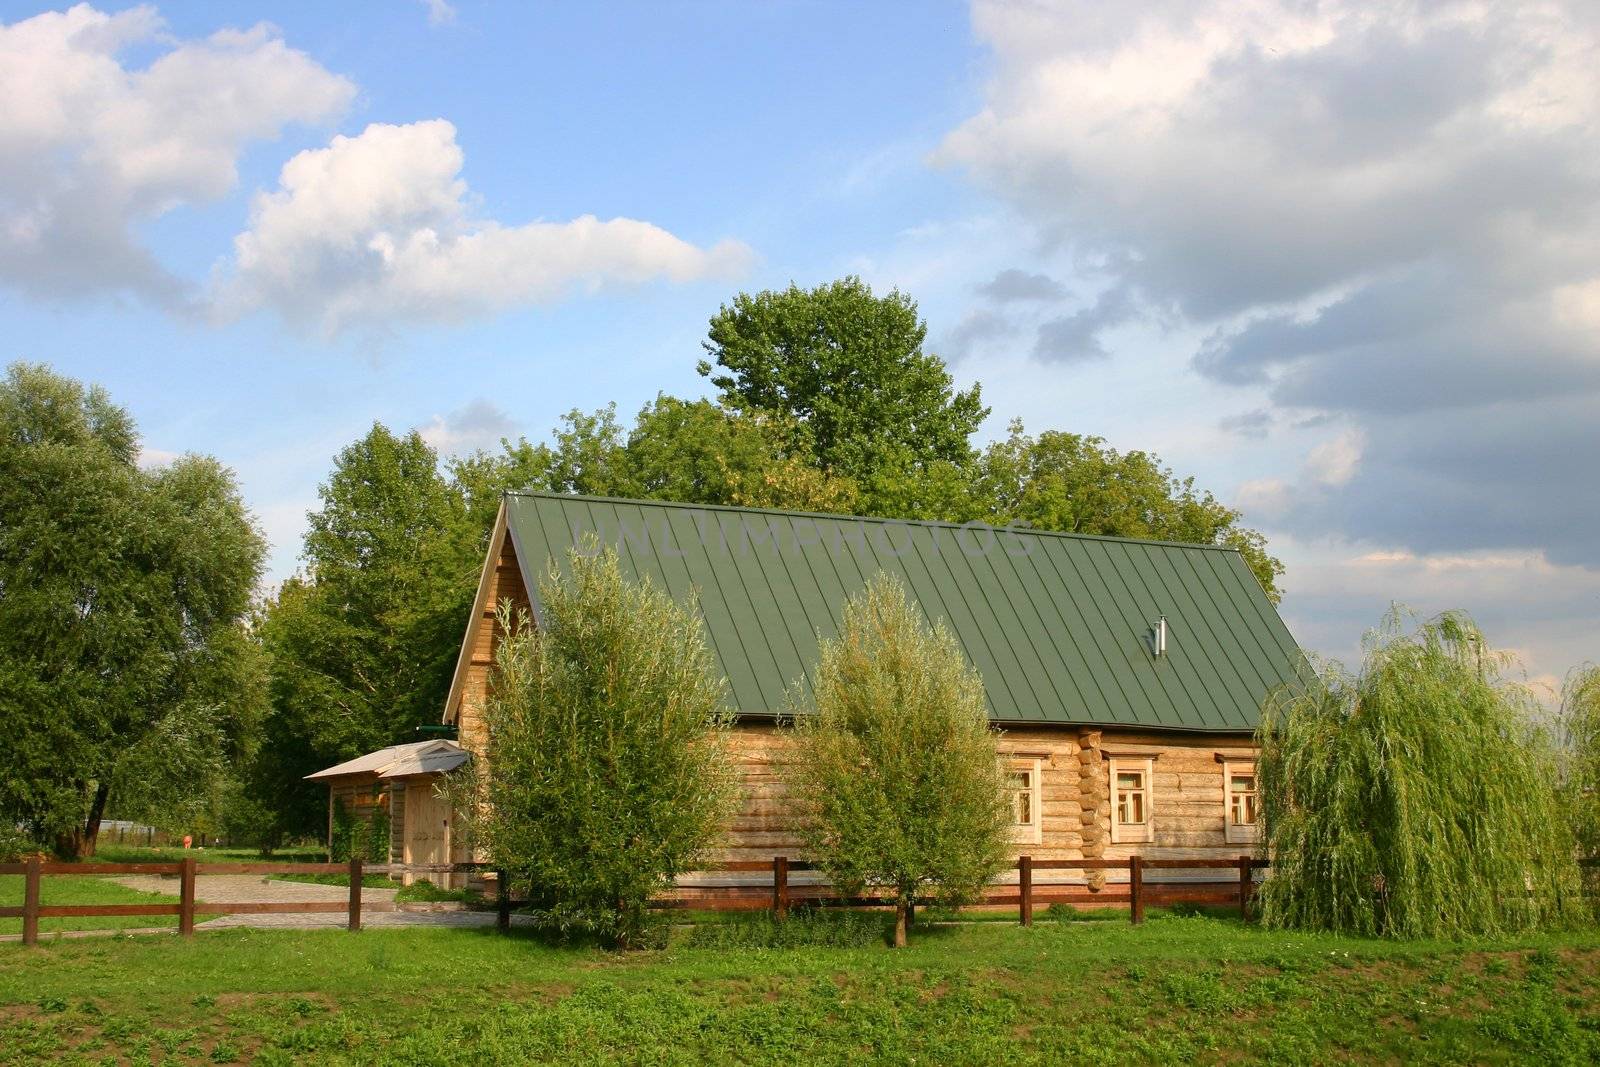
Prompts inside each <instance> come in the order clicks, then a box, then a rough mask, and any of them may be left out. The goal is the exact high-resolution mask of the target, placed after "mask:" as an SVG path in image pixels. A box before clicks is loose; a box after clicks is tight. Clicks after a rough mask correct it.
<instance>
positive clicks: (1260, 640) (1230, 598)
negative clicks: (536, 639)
mask: <svg viewBox="0 0 1600 1067" xmlns="http://www.w3.org/2000/svg"><path fill="white" fill-rule="evenodd" d="M506 512H507V524H508V529H509V531H510V534H511V537H512V541H513V543H514V544H515V546H516V550H517V555H518V558H519V559H520V560H521V562H522V566H523V568H524V570H525V571H526V577H527V579H528V588H529V590H530V592H532V593H533V595H534V598H535V611H536V612H537V610H538V607H537V583H538V580H539V578H540V577H541V576H542V575H543V573H544V569H545V565H546V560H548V559H550V558H551V557H552V556H554V557H555V558H556V559H557V561H558V565H559V564H561V563H564V561H565V558H566V553H567V549H569V548H570V547H572V546H573V545H575V544H578V543H580V542H581V541H583V540H584V538H585V535H586V534H594V535H596V536H597V537H598V538H599V539H600V541H601V542H602V543H604V544H607V545H610V546H613V547H615V548H616V549H617V551H618V555H619V556H620V558H621V561H622V565H623V568H624V570H625V572H628V573H629V574H630V576H631V577H634V578H638V577H642V576H645V575H648V576H649V577H650V578H651V580H652V581H654V582H656V583H658V584H659V585H661V586H664V587H665V588H666V589H667V590H668V591H669V592H671V593H672V594H673V595H675V596H679V597H681V596H683V595H684V594H686V593H688V592H689V591H690V590H691V589H694V590H696V591H698V593H699V597H700V609H701V612H702V613H703V615H704V617H705V622H706V630H707V633H708V635H709V639H710V643H711V646H712V649H713V650H714V651H715V653H716V656H717V660H718V662H719V663H720V664H721V667H722V670H723V672H724V673H725V674H726V675H727V678H728V683H729V687H730V689H731V694H732V699H733V704H734V707H735V708H736V709H737V710H738V711H739V712H741V713H744V714H770V713H775V712H779V711H781V710H783V708H784V698H785V694H786V691H787V690H788V688H789V686H790V685H791V684H792V683H793V682H795V681H797V680H799V681H802V682H803V683H804V684H807V685H809V679H808V678H807V677H806V675H807V672H808V671H811V670H813V669H814V668H815V663H816V659H817V637H818V635H819V634H821V635H823V636H833V635H834V634H835V633H836V631H837V628H838V624H839V618H840V611H841V608H842V607H843V604H844V601H845V598H846V597H848V596H849V595H850V594H851V593H853V592H855V591H856V590H858V589H860V588H861V587H862V585H863V584H865V582H866V580H867V578H869V577H870V576H871V575H873V574H874V573H875V572H877V571H879V570H880V569H881V570H885V571H889V572H891V573H894V574H897V575H899V576H900V578H901V579H902V580H903V581H904V582H905V584H906V586H907V588H908V589H909V590H910V591H911V592H912V594H913V595H914V596H915V598H916V599H917V601H918V603H919V604H920V605H921V606H922V609H923V611H924V612H925V613H926V614H927V616H928V617H929V618H930V619H938V618H942V619H944V620H945V622H946V624H947V625H948V626H949V627H950V629H951V631H952V632H953V633H954V634H955V635H956V637H957V639H958V640H959V641H960V642H961V646H962V648H963V649H965V651H966V654H967V656H968V657H969V658H970V659H971V660H972V662H973V664H975V665H976V666H977V668H978V670H979V672H980V673H981V674H982V675H983V681H984V686H985V688H986V690H987V692H988V697H989V708H990V717H991V718H992V719H994V720H996V721H1000V722H1009V723H1015V724H1025V723H1084V724H1098V725H1104V726H1110V725H1119V726H1146V727H1159V728H1163V729H1178V730H1200V731H1219V732H1221V731H1233V732H1237V731H1249V730H1254V729H1255V726H1256V721H1257V718H1258V715H1259V709H1260V707H1261V702H1262V699H1263V698H1264V697H1265V696H1266V695H1267V694H1268V693H1269V692H1270V691H1271V690H1273V689H1274V688H1275V687H1277V686H1279V685H1282V684H1286V683H1293V682H1294V681H1295V680H1296V678H1297V671H1298V669H1299V668H1300V666H1301V664H1302V663H1303V660H1302V657H1301V654H1300V650H1299V647H1298V646H1297V645H1296V644H1295V641H1294V638H1292V637H1291V636H1290V635H1289V631H1288V629H1287V628H1286V627H1285V626H1284V624H1283V621H1282V620H1281V619H1280V618H1279V617H1278V614H1277V612H1276V611H1275V610H1274V609H1273V606H1272V603H1271V602H1270V601H1269V600H1268V599H1267V596H1266V593H1265V592H1264V591H1263V590H1262V588H1261V585H1260V583H1258V582H1257V581H1256V578H1255V576H1254V575H1253V574H1252V573H1251V572H1250V569H1249V568H1248V567H1247V566H1246V565H1245V562H1244V559H1243V557H1241V556H1240V555H1239V553H1238V552H1237V551H1235V550H1233V549H1227V548H1222V547H1218V546H1210V545H1185V544H1174V543H1170V542H1162V541H1139V540H1132V539H1125V538H1116V537H1089V536H1084V535H1074V534H1061V533H1054V532H1046V531H1033V530H1016V529H1010V528H1005V529H996V528H992V527H987V526H980V525H976V524H972V525H966V526H960V525H952V524H947V523H928V522H905V521H898V520H890V519H867V518H855V517H849V516H839V515H817V514H810V513H804V512H790V511H767V510H760V509H755V508H727V507H709V506H702V505H690V504H671V503H662V502H657V501H635V500H614V499H608V498H602V497H583V496H570V495H559V494H545V493H515V494H508V495H507V497H506ZM1161 615H1165V616H1166V618H1167V628H1168V630H1167V633H1168V637H1167V649H1166V653H1165V654H1164V655H1162V656H1159V657H1157V656H1156V655H1154V653H1153V646H1152V626H1153V625H1154V624H1155V622H1156V619H1157V617H1158V616H1161Z"/></svg>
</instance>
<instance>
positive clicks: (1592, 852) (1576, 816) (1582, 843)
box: [1561, 664, 1600, 896]
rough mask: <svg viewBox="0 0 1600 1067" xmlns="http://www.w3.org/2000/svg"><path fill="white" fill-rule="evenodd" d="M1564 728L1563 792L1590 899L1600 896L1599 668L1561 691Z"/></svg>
mask: <svg viewBox="0 0 1600 1067" xmlns="http://www.w3.org/2000/svg"><path fill="white" fill-rule="evenodd" d="M1561 725H1562V728H1563V731H1564V733H1565V735H1566V736H1565V738H1564V741H1565V744H1564V746H1563V754H1564V755H1565V756H1566V767H1565V773H1564V774H1563V775H1562V791H1563V793H1564V795H1565V799H1566V802H1567V806H1568V811H1570V812H1571V818H1572V827H1573V832H1574V834H1575V836H1576V837H1577V839H1578V854H1579V856H1580V857H1581V858H1582V859H1583V860H1585V861H1586V866H1585V867H1584V870H1583V874H1584V880H1585V883H1586V888H1587V889H1588V891H1589V893H1590V894H1591V896H1600V666H1595V665H1594V664H1588V665H1586V666H1584V667H1580V668H1578V669H1577V670H1575V671H1573V672H1572V673H1571V674H1569V675H1568V676H1567V680H1566V683H1565V684H1564V685H1563V686H1562V689H1561Z"/></svg>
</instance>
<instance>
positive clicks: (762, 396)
mask: <svg viewBox="0 0 1600 1067" xmlns="http://www.w3.org/2000/svg"><path fill="white" fill-rule="evenodd" d="M927 332H928V328H927V324H926V323H924V322H923V321H922V320H921V319H920V318H918V316H917V305H916V302H915V301H913V300H912V299H911V298H910V297H908V296H906V295H905V294H903V293H901V292H899V291H898V290H895V291H891V292H890V293H889V294H888V295H887V296H882V297H880V296H876V295H874V294H873V292H872V290H871V288H870V287H868V286H867V285H866V284H865V283H863V282H862V281H861V279H859V278H854V277H849V278H842V279H839V280H838V281H834V282H830V283H828V284H826V285H821V286H818V287H817V288H815V289H809V290H808V289H801V288H799V287H798V286H793V285H791V286H790V287H789V288H788V289H785V290H783V291H781V292H772V291H768V292H761V293H756V294H753V295H752V294H749V293H740V294H739V295H738V296H736V297H735V298H734V300H733V303H732V304H731V305H725V306H724V307H723V308H722V309H721V311H719V312H718V313H717V315H716V316H715V317H713V318H712V320H711V328H710V333H709V335H708V337H707V340H706V341H705V343H704V348H705V350H706V354H707V355H708V356H710V357H711V359H710V360H709V361H702V362H701V363H700V367H699V369H700V373H701V374H702V375H704V376H706V377H708V378H710V380H711V384H712V385H714V386H716V387H717V389H718V390H719V391H720V400H721V403H722V405H723V406H724V407H726V408H728V409H729V410H731V411H737V412H741V413H744V414H756V413H765V414H769V415H775V416H778V417H780V418H783V419H786V420H789V421H790V422H792V423H794V424H796V425H798V426H803V427H804V428H805V429H806V431H807V432H808V434H809V437H810V446H811V449H812V453H813V456H814V458H815V462H816V465H817V466H818V467H819V468H821V469H822V470H824V471H827V472H828V473H830V474H834V475H837V476H841V477H845V478H850V479H851V480H853V481H854V482H855V483H856V484H857V485H858V486H860V487H861V489H862V490H863V492H867V493H870V492H871V491H872V487H873V486H874V484H875V483H876V482H877V481H878V480H880V479H881V478H884V477H897V478H903V477H905V476H908V475H909V474H910V473H912V472H916V471H921V470H924V469H926V468H928V467H930V466H931V465H933V464H936V463H947V464H956V465H961V464H964V463H966V462H967V461H968V459H969V458H970V455H971V445H970V444H969V438H971V436H972V435H973V434H974V433H975V432H976V431H977V429H978V426H979V425H980V424H981V423H982V422H983V420H984V418H985V417H986V416H987V415H988V414H989V409H988V408H986V407H984V406H983V399H982V394H981V390H980V389H979V387H978V386H976V385H974V386H973V387H972V388H970V389H966V390H958V389H957V388H956V387H955V382H954V380H953V379H952V378H951V377H950V372H949V371H948V370H947V369H946V367H945V364H944V361H943V360H941V359H940V358H939V357H938V356H936V355H934V354H933V353H931V352H925V351H924V350H923V342H924V340H925V339H926V337H927Z"/></svg>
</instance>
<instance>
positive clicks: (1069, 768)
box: [711, 722, 1251, 885]
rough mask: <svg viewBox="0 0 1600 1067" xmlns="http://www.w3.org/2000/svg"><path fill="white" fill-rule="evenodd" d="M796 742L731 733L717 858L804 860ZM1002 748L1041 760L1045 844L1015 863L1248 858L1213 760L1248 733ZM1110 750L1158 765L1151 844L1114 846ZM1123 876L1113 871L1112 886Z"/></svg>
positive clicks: (1010, 743)
mask: <svg viewBox="0 0 1600 1067" xmlns="http://www.w3.org/2000/svg"><path fill="white" fill-rule="evenodd" d="M790 744H791V741H790V739H789V738H788V737H787V736H786V735H785V734H784V733H783V732H782V731H780V730H778V729H777V728H776V727H774V726H772V725H769V724H764V723H748V722H747V723H742V724H740V725H739V726H737V727H735V728H734V749H735V752H736V754H737V759H738V762H739V768H740V778H741V782H742V784H743V789H742V792H741V796H740V803H739V807H738V811H737V814H736V815H735V816H734V818H733V821H732V823H731V824H730V825H729V827H728V833H727V838H726V844H725V845H724V846H723V847H722V848H719V849H717V850H716V851H715V853H714V854H713V855H712V857H711V858H712V859H714V860H717V861H719V862H738V861H746V862H748V861H757V862H770V861H771V860H772V858H773V857H774V856H780V855H783V856H791V857H799V856H802V855H803V854H804V848H803V846H802V842H801V839H800V835H799V832H798V825H797V823H796V820H795V813H794V805H793V803H792V801H791V798H790V796H789V787H788V785H787V783H786V782H785V780H784V775H783V764H784V760H785V754H786V752H787V750H788V748H789V745H790ZM999 748H1000V751H1001V753H1002V754H1003V755H1009V756H1014V757H1016V758H1027V759H1038V760H1039V771H1040V774H1039V777H1040V781H1039V799H1040V816H1041V819H1042V822H1041V824H1040V840H1039V842H1038V843H1032V842H1029V843H1018V844H1015V845H1013V846H1012V847H1011V852H1010V855H1011V857H1012V858H1013V859H1014V858H1016V857H1017V856H1021V855H1024V854H1026V855H1030V856H1032V857H1034V858H1035V859H1059V860H1068V859H1085V858H1107V859H1126V858H1128V857H1129V856H1131V855H1134V854H1135V853H1137V854H1139V855H1143V856H1145V857H1146V858H1151V859H1155V858H1167V859H1180V858H1206V857H1209V858H1223V857H1234V856H1237V855H1239V854H1240V852H1241V851H1245V852H1247V851H1249V847H1248V846H1241V845H1239V844H1230V843H1229V842H1228V841H1227V837H1226V833H1225V823H1224V819H1225V816H1226V812H1225V810H1224V804H1223V780H1222V773H1223V768H1222V764H1221V763H1220V762H1218V760H1217V754H1218V753H1219V752H1223V753H1228V754H1229V756H1230V758H1239V757H1240V756H1241V755H1242V754H1243V753H1245V752H1247V751H1248V750H1249V749H1250V748H1251V739H1250V737H1249V736H1248V735H1222V736H1212V735H1200V736H1191V735H1184V734H1176V733H1167V734H1163V733H1160V732H1151V731H1132V730H1085V729H1084V728H1082V727H1077V726H1064V727H1032V728H1026V729H1024V728H1013V729H1008V730H1006V731H1005V732H1004V733H1003V734H1002V735H1001V737H1000V741H999ZM1107 750H1109V751H1110V752H1112V753H1116V754H1118V755H1119V757H1120V756H1121V755H1122V754H1123V753H1127V752H1135V753H1137V754H1138V755H1139V756H1140V757H1141V758H1142V757H1144V756H1153V757H1154V760H1155V762H1154V770H1155V774H1154V782H1153V791H1152V796H1151V808H1150V812H1151V818H1152V835H1151V836H1152V840H1151V841H1150V842H1148V843H1140V844H1112V843H1111V796H1110V783H1109V776H1108V774H1107V768H1106V763H1107V756H1106V752H1107ZM1053 873H1058V874H1059V875H1060V876H1061V877H1059V878H1051V877H1049V876H1047V875H1045V874H1044V873H1042V872H1041V874H1040V875H1038V876H1036V877H1037V879H1038V880H1039V881H1040V882H1041V883H1043V882H1045V881H1052V880H1059V881H1071V882H1083V881H1086V880H1087V881H1088V882H1089V883H1090V884H1091V885H1097V884H1103V881H1104V878H1103V877H1102V876H1095V877H1091V878H1089V879H1085V878H1084V876H1083V875H1082V874H1081V873H1080V872H1070V871H1069V872H1053ZM1012 877H1013V878H1014V877H1015V876H1014V875H1013V876H1012ZM1118 877H1119V876H1118V874H1117V873H1116V872H1112V875H1111V878H1112V880H1113V881H1115V880H1117V878H1118Z"/></svg>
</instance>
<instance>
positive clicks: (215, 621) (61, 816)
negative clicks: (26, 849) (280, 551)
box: [0, 363, 265, 855]
mask: <svg viewBox="0 0 1600 1067" xmlns="http://www.w3.org/2000/svg"><path fill="white" fill-rule="evenodd" d="M137 452H138V435H137V431H136V430H135V428H134V424H133V421H132V419H130V418H129V417H128V414H127V413H126V412H125V411H123V410H122V409H121V408H118V407H116V406H115V405H113V404H112V403H111V401H110V399H109V398H108V397H107V396H106V394H105V393H104V391H102V390H100V389H99V388H88V389H85V388H84V387H83V386H82V385H80V384H79V383H77V382H75V381H72V380H70V379H67V378H63V377H60V376H58V375H56V374H53V373H52V372H51V371H49V370H48V369H46V368H44V367H39V366H30V365H27V364H20V363H19V364H15V365H13V366H12V367H11V368H10V369H9V371H8V372H7V375H6V377H5V379H4V380H3V381H0V720H3V721H4V722H5V724H6V727H5V729H4V730H3V731H0V823H3V824H7V825H9V824H11V823H13V822H16V823H20V824H22V825H24V826H25V827H26V829H27V831H28V833H29V835H30V837H31V838H32V839H33V840H34V841H37V842H41V843H45V842H48V843H51V844H52V845H53V847H54V848H55V849H56V851H57V852H59V853H62V854H67V855H78V854H87V853H89V852H92V850H93V847H94V839H95V836H96V833H97V830H98V826H99V821H100V819H101V817H102V816H103V815H104V813H105V811H106V806H107V804H108V803H109V802H111V801H112V799H113V798H115V800H116V802H117V803H118V804H119V806H122V807H123V808H124V809H126V810H135V811H146V812H151V813H163V814H166V815H168V816H172V817H176V816H177V812H176V811H175V809H176V808H179V807H181V806H182V804H183V803H185V802H186V801H185V799H184V798H186V797H188V796H190V795H203V794H205V793H207V792H209V791H211V790H212V789H214V788H215V787H216V784H217V782H218V779H219V778H220V777H221V774H222V771H223V769H224V767H225V765H226V763H227V761H229V760H231V759H234V758H237V757H238V756H239V755H240V754H241V753H243V752H245V751H247V750H248V748H249V747H250V744H251V742H252V737H253V734H254V732H255V730H256V725H257V721H258V719H259V717H260V714H261V710H262V703H261V672H260V669H259V663H258V661H257V660H256V659H255V656H254V650H253V648H252V647H251V644H250V642H249V639H248V637H247V636H246V632H245V628H244V625H245V621H246V614H247V612H248V610H249V606H250V599H251V596H252V595H253V591H254V586H255V582H256V579H257V577H258V576H259V574H260V570H261V563H262V557H263V554H264V551H265V546H264V542H263V541H262V539H261V536H260V534H259V533H258V532H257V530H256V528H255V526H254V523H253V522H252V520H251V518H250V516H249V514H248V512H247V511H246V510H245V508H244V505H243V503H242V502H241V500H240V498H239V494H238V491H237V489H236V487H235V485H234V481H233V475H232V473H231V472H230V471H228V470H226V469H225V468H223V467H222V466H221V465H220V464H218V463H217V462H216V461H215V460H213V459H210V458H207V457H203V456H194V455H190V456H185V457H183V458H181V459H178V460H176V461H174V462H173V463H171V464H168V465H166V466H163V467H158V468H155V469H153V470H145V469H142V468H140V467H139V465H138V464H137V462H136V458H137ZM197 787H198V788H197Z"/></svg>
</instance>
